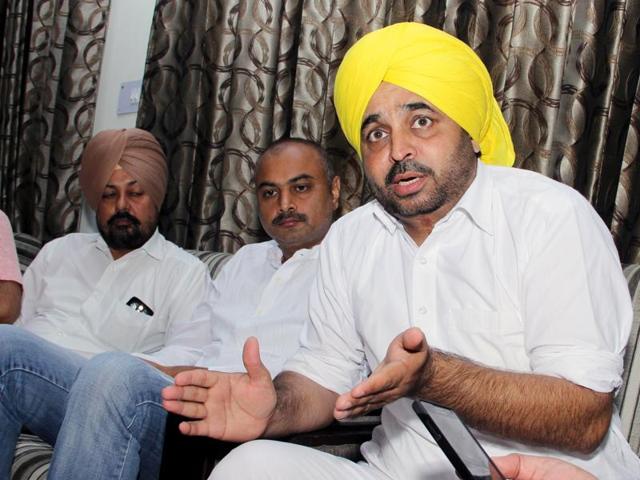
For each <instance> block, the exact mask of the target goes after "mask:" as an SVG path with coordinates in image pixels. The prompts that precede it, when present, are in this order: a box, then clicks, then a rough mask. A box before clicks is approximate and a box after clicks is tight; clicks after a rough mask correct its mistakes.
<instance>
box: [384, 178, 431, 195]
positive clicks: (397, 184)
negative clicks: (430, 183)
mask: <svg viewBox="0 0 640 480" xmlns="http://www.w3.org/2000/svg"><path fill="white" fill-rule="evenodd" d="M425 182H426V177H425V176H424V175H422V174H419V173H416V172H406V173H402V174H400V175H396V176H395V177H393V181H392V183H391V188H392V190H393V192H394V193H395V194H396V195H398V196H400V197H406V196H408V195H413V194H415V193H417V192H419V191H420V190H421V189H422V187H423V186H424V183H425Z"/></svg>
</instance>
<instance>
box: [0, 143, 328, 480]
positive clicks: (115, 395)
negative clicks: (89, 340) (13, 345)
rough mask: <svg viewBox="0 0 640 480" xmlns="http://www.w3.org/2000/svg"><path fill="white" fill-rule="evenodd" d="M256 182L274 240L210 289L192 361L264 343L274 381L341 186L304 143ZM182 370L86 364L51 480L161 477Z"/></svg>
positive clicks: (239, 258)
mask: <svg viewBox="0 0 640 480" xmlns="http://www.w3.org/2000/svg"><path fill="white" fill-rule="evenodd" d="M254 180H255V186H256V194H257V199H258V213H259V218H260V222H261V224H262V226H263V227H264V230H265V231H266V232H267V234H268V235H269V236H270V237H271V238H272V240H270V241H267V242H262V243H258V244H252V245H246V246H244V247H243V248H241V249H240V250H239V251H238V252H237V253H236V254H235V255H234V256H233V257H232V258H231V260H230V261H229V262H228V263H227V264H226V265H225V266H224V268H223V269H222V271H221V272H220V274H219V275H218V276H217V277H216V279H215V281H214V282H213V283H212V284H211V288H209V289H208V292H207V297H206V299H205V301H203V302H202V303H201V304H200V305H199V306H198V307H197V308H196V311H195V313H194V316H193V320H192V322H194V323H196V324H201V323H206V324H207V325H208V326H209V332H208V333H209V336H208V337H207V336H206V335H205V336H204V337H207V338H208V340H207V344H206V345H204V346H202V347H201V350H202V353H203V355H202V357H201V358H200V360H199V361H198V362H197V363H195V362H194V363H195V365H196V366H197V367H200V368H203V369H206V368H211V369H216V370H220V371H236V370H238V369H239V368H242V364H241V362H240V352H241V351H242V344H243V342H244V339H245V338H246V337H247V335H250V334H251V335H255V336H257V337H258V338H260V340H261V342H262V347H263V348H262V355H263V358H264V361H265V365H266V367H267V371H268V372H270V373H268V374H269V375H276V374H277V373H279V372H280V370H281V369H282V365H283V363H284V362H285V360H286V359H287V358H288V357H289V356H290V355H292V354H293V352H295V350H296V349H297V347H298V344H299V343H298V336H299V334H300V330H301V329H302V326H303V324H304V323H305V321H306V320H307V319H308V309H307V305H308V301H307V300H308V293H309V290H310V286H311V283H312V281H313V279H314V278H315V274H316V271H317V270H316V266H317V255H318V244H319V243H320V242H321V241H322V239H323V237H324V236H325V234H326V233H327V231H328V230H329V227H330V225H331V223H332V221H333V214H334V211H335V210H336V209H337V207H338V199H339V195H340V180H339V178H338V177H337V176H336V175H335V174H334V171H333V168H332V165H331V162H330V160H329V158H328V157H327V154H326V152H325V151H324V150H323V149H322V148H320V147H319V146H318V145H316V144H315V143H313V142H310V141H307V140H302V139H282V140H279V141H277V142H275V143H274V144H272V145H271V146H270V147H269V148H268V149H267V150H266V151H265V152H264V153H263V154H262V155H261V156H260V158H259V159H258V162H257V164H256V169H255V179H254ZM123 221H124V220H123ZM116 224H117V223H116ZM0 348H3V347H2V345H1V344H0ZM0 357H1V354H0ZM144 358H145V359H148V360H152V361H153V360H154V358H153V356H145V357H144ZM182 368H184V367H183V366H181V365H180V364H178V365H177V366H176V368H175V369H174V370H171V369H170V368H167V367H165V368H163V369H162V370H163V371H162V372H161V371H159V370H158V369H155V368H153V367H152V366H151V365H149V364H148V363H145V362H143V361H141V360H140V359H139V358H136V357H134V356H131V355H126V354H123V353H115V352H111V353H104V354H101V355H97V356H95V357H93V358H92V359H91V360H89V361H88V362H86V363H85V364H84V365H83V367H82V369H81V370H80V371H79V373H78V374H77V378H75V379H74V382H73V386H72V388H71V389H70V392H69V393H68V395H67V396H66V398H65V402H66V406H65V411H66V413H65V418H64V422H62V424H61V425H60V426H59V428H58V429H57V430H56V431H55V432H54V435H52V436H53V438H55V450H54V456H53V460H52V463H51V469H50V473H49V475H50V478H64V479H65V480H66V479H73V478H78V479H86V478H109V477H110V476H113V477H114V478H119V479H124V478H131V479H135V478H143V479H146V478H149V479H152V478H156V477H157V475H158V470H159V467H160V456H161V453H162V446H163V442H162V440H163V434H164V425H165V419H166V411H165V410H164V408H163V407H162V401H161V397H160V392H161V389H162V388H163V387H165V386H167V385H170V384H171V382H172V378H171V377H170V376H169V375H167V374H166V373H167V371H171V372H172V373H174V372H175V371H176V370H180V369H182ZM0 373H2V372H1V371H0ZM0 387H2V381H1V380H0ZM14 408H16V407H14ZM2 424H3V423H2V416H1V415H0V428H2ZM28 426H29V424H28ZM29 428H30V429H33V427H31V426H29ZM0 445H1V443H0ZM1 454H2V451H1V450H0V455H1Z"/></svg>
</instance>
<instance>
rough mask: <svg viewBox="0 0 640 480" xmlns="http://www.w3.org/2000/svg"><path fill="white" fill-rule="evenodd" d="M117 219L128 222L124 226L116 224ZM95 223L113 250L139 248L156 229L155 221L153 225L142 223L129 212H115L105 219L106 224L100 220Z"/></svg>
mask: <svg viewBox="0 0 640 480" xmlns="http://www.w3.org/2000/svg"><path fill="white" fill-rule="evenodd" d="M118 220H128V221H129V224H128V225H124V226H120V225H116V224H115V222H116V221H118ZM96 223H97V224H98V231H99V232H100V235H102V238H104V241H105V243H106V244H107V246H108V247H109V248H111V249H113V250H135V249H136V248H140V247H141V246H142V245H144V244H145V243H146V242H147V240H149V239H150V238H151V236H152V235H153V232H154V231H155V229H156V226H155V223H154V224H153V225H151V224H150V225H142V224H141V223H140V220H138V219H137V218H136V217H134V216H133V215H131V214H130V213H129V212H117V213H116V214H114V215H113V216H112V217H111V218H110V219H109V220H107V222H106V225H103V224H101V223H100V222H96Z"/></svg>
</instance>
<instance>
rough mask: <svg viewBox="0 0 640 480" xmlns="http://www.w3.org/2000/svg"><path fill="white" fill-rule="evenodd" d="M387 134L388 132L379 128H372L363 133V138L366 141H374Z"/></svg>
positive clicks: (381, 138)
mask: <svg viewBox="0 0 640 480" xmlns="http://www.w3.org/2000/svg"><path fill="white" fill-rule="evenodd" d="M387 136H388V133H387V132H385V131H384V130H382V129H381V128H374V129H373V130H371V131H370V132H368V133H367V134H366V135H365V139H366V140H367V142H371V143H375V142H379V141H380V140H383V139H385V138H386V137H387Z"/></svg>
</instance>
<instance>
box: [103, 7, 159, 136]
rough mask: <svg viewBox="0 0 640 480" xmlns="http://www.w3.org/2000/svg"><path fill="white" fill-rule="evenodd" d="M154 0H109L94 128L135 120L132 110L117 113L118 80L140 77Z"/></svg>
mask: <svg viewBox="0 0 640 480" xmlns="http://www.w3.org/2000/svg"><path fill="white" fill-rule="evenodd" d="M155 5H156V0H111V12H110V14H109V26H108V30H107V40H106V43H105V46H104V57H103V59H102V69H101V71H100V83H99V86H98V99H97V102H96V116H95V123H94V126H93V131H94V132H99V131H100V130H104V129H107V128H127V127H134V126H135V124H136V113H127V114H124V115H118V114H117V107H118V94H119V93H120V84H121V83H122V82H128V81H131V80H141V79H142V76H143V74H144V62H145V60H146V57H147V45H148V43H149V33H150V31H151V20H152V18H153V9H154V7H155Z"/></svg>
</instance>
